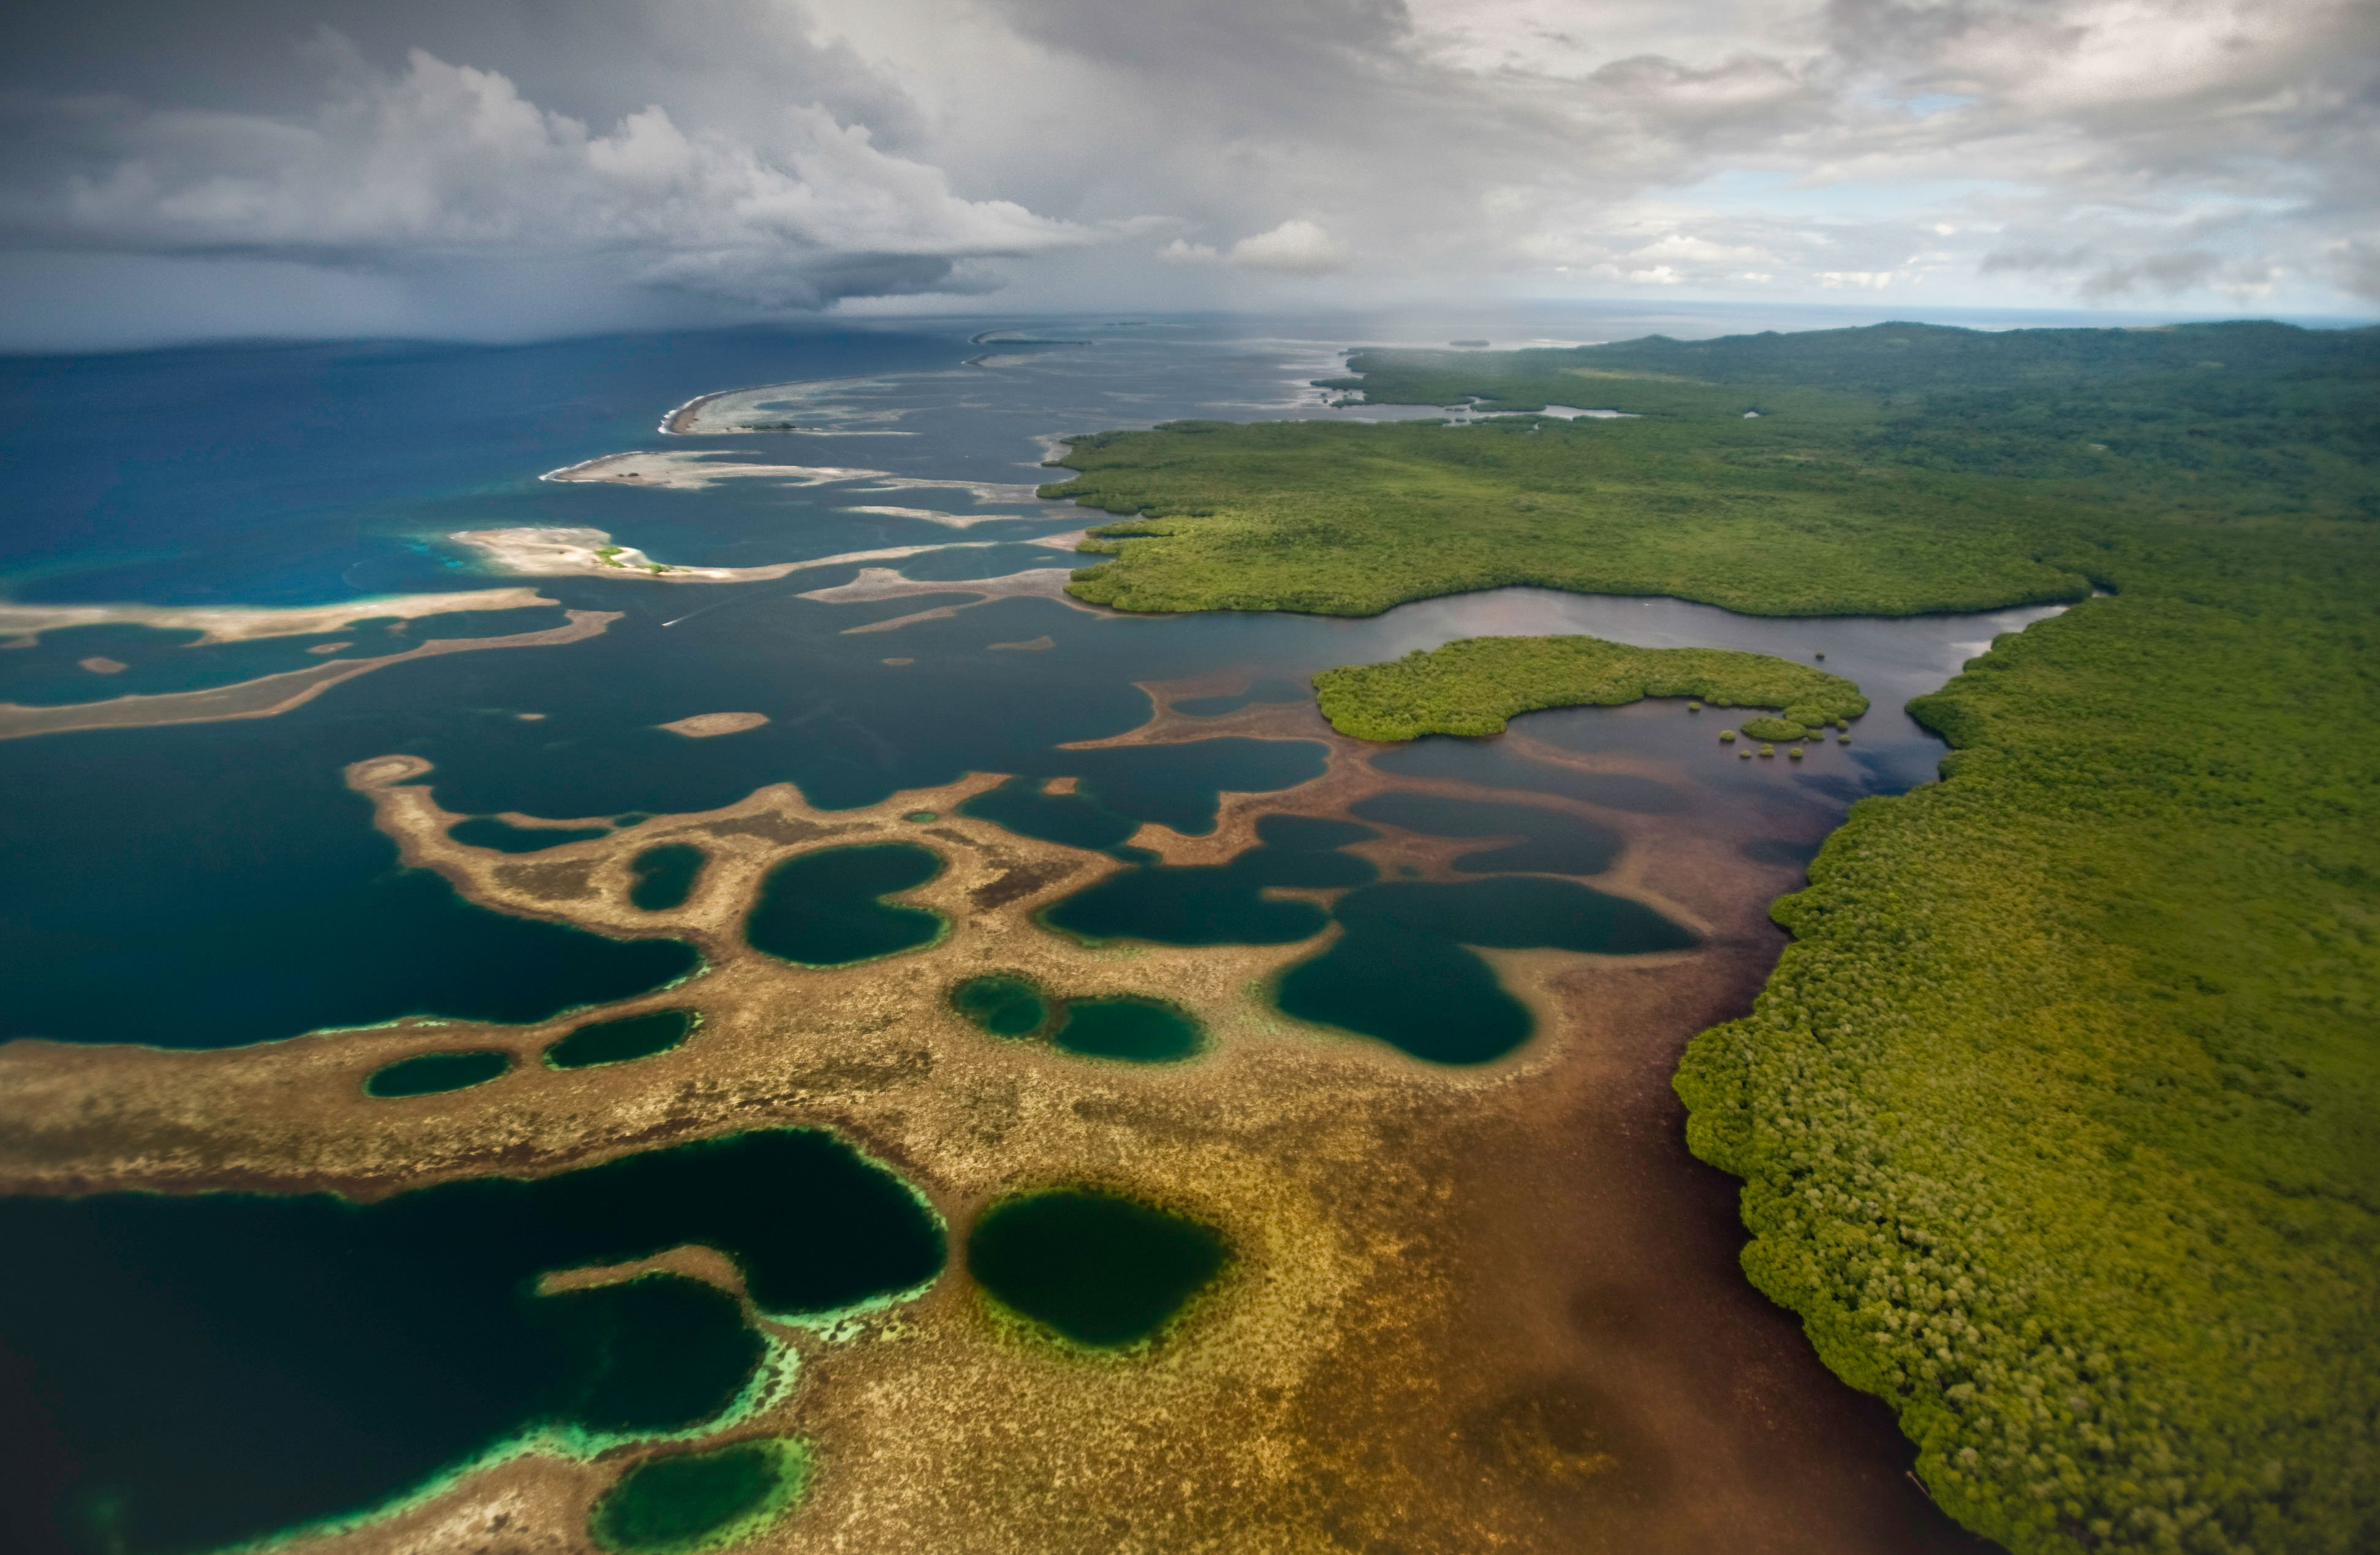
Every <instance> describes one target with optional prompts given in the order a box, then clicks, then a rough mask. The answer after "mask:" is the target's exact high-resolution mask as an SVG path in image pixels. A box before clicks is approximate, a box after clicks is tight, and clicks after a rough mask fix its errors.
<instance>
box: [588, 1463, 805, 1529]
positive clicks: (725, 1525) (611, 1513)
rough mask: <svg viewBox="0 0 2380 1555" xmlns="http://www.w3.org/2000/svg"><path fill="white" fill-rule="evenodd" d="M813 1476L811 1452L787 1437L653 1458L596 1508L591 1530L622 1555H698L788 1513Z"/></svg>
mask: <svg viewBox="0 0 2380 1555" xmlns="http://www.w3.org/2000/svg"><path fill="white" fill-rule="evenodd" d="M809 1475H810V1460H809V1452H808V1450H807V1448H805V1447H804V1446H803V1445H802V1443H800V1442H798V1441H795V1440H792V1439H790V1438H786V1437H766V1438H762V1439H760V1440H751V1441H737V1442H731V1443H730V1444H728V1445H727V1446H724V1447H714V1448H710V1449H709V1450H708V1451H702V1452H671V1453H667V1454H665V1455H663V1456H660V1457H653V1458H648V1459H646V1460H645V1461H644V1462H642V1463H640V1464H637V1465H636V1466H635V1467H633V1468H631V1469H629V1470H628V1472H627V1473H625V1474H624V1475H622V1476H620V1479H619V1482H618V1483H617V1484H615V1485H613V1487H612V1488H611V1489H609V1490H607V1491H605V1492H604V1493H603V1497H602V1499H601V1500H598V1501H597V1502H596V1503H595V1509H594V1512H593V1513H592V1514H591V1515H590V1516H589V1519H588V1532H589V1534H591V1535H593V1536H594V1539H595V1542H596V1543H597V1544H598V1545H600V1546H601V1547H602V1548H603V1549H609V1550H614V1551H617V1552H618V1555H695V1552H696V1551H699V1550H704V1549H716V1548H718V1547H719V1546H721V1545H725V1544H732V1543H735V1542H737V1541H739V1540H741V1539H744V1538H747V1537H750V1536H751V1535H753V1534H755V1533H758V1532H759V1530H760V1529H762V1528H764V1527H766V1526H767V1525H769V1524H770V1523H771V1522H773V1521H775V1520H776V1519H777V1518H778V1517H780V1516H782V1515H783V1514H784V1512H786V1511H787V1509H789V1508H790V1507H792V1506H793V1505H794V1503H795V1502H796V1501H798V1500H801V1496H802V1492H803V1490H804V1489H806V1488H807V1487H808V1484H809Z"/></svg>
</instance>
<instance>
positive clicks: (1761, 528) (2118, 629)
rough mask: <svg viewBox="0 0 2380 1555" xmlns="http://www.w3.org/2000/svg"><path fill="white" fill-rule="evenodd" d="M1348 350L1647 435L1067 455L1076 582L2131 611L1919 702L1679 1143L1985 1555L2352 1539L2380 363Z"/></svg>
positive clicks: (2368, 1214)
mask: <svg viewBox="0 0 2380 1555" xmlns="http://www.w3.org/2000/svg"><path fill="white" fill-rule="evenodd" d="M1354 365H1355V366H1356V367H1357V368H1358V369H1361V370H1366V377H1365V379H1364V383H1363V386H1364V387H1365V388H1366V390H1367V392H1369V393H1370V394H1371V395H1373V396H1374V397H1376V398H1395V399H1403V400H1411V401H1416V402H1422V403H1452V402H1453V401H1454V400H1455V399H1457V398H1458V397H1461V396H1462V395H1466V394H1467V395H1476V396H1478V397H1479V398H1481V399H1484V400H1488V401H1490V402H1492V403H1495V404H1500V405H1503V406H1510V407H1524V406H1528V405H1533V404H1542V403H1556V404H1563V403H1567V404H1580V403H1586V404H1590V405H1592V404H1597V403H1600V404H1603V405H1609V406H1614V407H1619V408H1622V409H1626V410H1631V411H1635V412H1639V413H1640V414H1641V415H1642V417H1643V419H1640V420H1620V421H1601V422H1577V423H1555V422H1550V421H1540V420H1537V419H1513V420H1509V421H1502V422H1493V421H1491V422H1489V423H1488V424H1486V425H1484V426H1477V427H1472V428H1465V429H1455V428H1449V427H1445V426H1439V425H1409V426H1400V427H1387V428H1369V427H1352V426H1312V425H1293V426H1286V427H1274V428H1245V429H1238V428H1222V427H1216V426H1212V425H1208V424H1197V425H1192V426H1187V427H1177V428H1174V429H1171V430H1165V429H1161V430H1160V431H1155V432H1149V433H1138V434H1124V435H1116V436H1110V437H1106V438H1101V439H1092V440H1088V441H1086V442H1083V443H1077V444H1076V446H1075V453H1074V455H1072V456H1070V461H1069V462H1072V463H1075V464H1077V465H1078V466H1079V467H1080V468H1082V470H1083V472H1084V473H1083V478H1082V479H1081V480H1078V481H1076V482H1074V483H1072V485H1070V486H1069V487H1068V488H1066V490H1067V491H1068V492H1081V493H1082V494H1084V495H1085V496H1086V497H1087V499H1088V500H1091V501H1092V502H1094V503H1096V504H1100V505H1105V506H1108V507H1110V508H1111V509H1112V510H1117V511H1123V512H1135V513H1141V514H1144V515H1146V516H1144V517H1143V518H1142V519H1140V520H1138V521H1136V522H1135V523H1133V524H1129V525H1125V526H1123V527H1122V528H1123V530H1124V532H1125V533H1127V534H1129V533H1132V532H1142V533H1147V534H1150V535H1155V536H1161V537H1164V538H1155V539H1148V540H1129V539H1126V540H1121V541H1111V543H1114V544H1119V545H1121V547H1122V551H1121V555H1120V557H1119V559H1118V560H1117V561H1115V562H1111V563H1110V564H1108V565H1105V566H1102V567H1099V568H1095V569H1093V570H1092V571H1091V572H1090V573H1089V574H1087V576H1086V577H1084V581H1083V582H1082V583H1080V584H1078V585H1077V589H1078V591H1080V592H1082V593H1084V594H1085V595H1086V597H1089V598H1097V599H1105V600H1109V601H1113V602H1116V603H1119V604H1124V605H1128V606H1133V607H1136V608H1145V609H1160V608H1188V607H1191V606H1194V605H1196V604H1199V603H1205V604H1209V605H1231V606H1240V607H1252V606H1258V605H1265V604H1272V605H1280V606H1286V607H1290V608H1300V609H1313V610H1368V609H1378V608H1380V607H1381V606H1382V605H1383V604H1385V603H1388V602H1392V601H1394V600H1397V599H1404V598H1415V597H1420V596H1423V595H1427V594H1431V593H1437V592H1442V591H1449V590H1451V589H1467V588H1475V587H1478V586H1480V585H1481V583H1482V582H1487V581H1495V582H1548V583H1555V584H1558V585H1560V586H1563V587H1572V588H1582V589H1586V588H1591V589H1613V590H1627V591H1646V592H1651V591H1659V592H1665V593H1674V594H1680V595H1682V596H1684V597H1688V598H1694V599H1702V600H1708V601H1714V602H1718V603H1724V604H1728V605H1730V606H1732V607H1734V608H1740V609H1748V610H1753V611H1758V612H1765V613H1796V612H1804V611H1829V610H1844V611H1862V612H1868V611H1874V612H1890V611H1915V610H1924V609H1935V608H1944V607H1945V606H1947V605H1949V604H1951V603H1977V604H1981V603H1992V604H2000V603H2008V602H2012V601H2017V600H2021V599H2027V598H2034V599H2039V598H2047V597H2075V596H2078V595H2080V594H2082V593H2083V591H2084V590H2083V585H2084V584H2085V583H2086V582H2087V583H2088V584H2089V585H2092V586H2095V588H2096V589H2100V590H2104V591H2105V592H2106V593H2107V595H2109V596H2110V597H2107V598H2093V599H2088V600H2086V601H2083V602H2082V603H2080V604H2078V605H2077V606H2076V608H2075V609H2073V610H2072V611H2070V612H2069V613H2065V614H2063V615H2061V616H2058V617H2057V618H2055V619H2052V620H2049V621H2045V622H2042V623H2040V624H2037V625H2035V626H2033V627H2031V628H2029V629H2028V630H2027V631H2025V632H2023V633H2022V634H2017V635H2014V636H2012V637H2008V638H2002V639H2000V641H1999V642H1998V643H1997V644H1996V645H1995V646H1994V649H1993V650H1992V651H1991V652H1990V653H1989V654H1987V655H1986V656H1985V657H1983V658H1981V659H1979V660H1976V661H1974V662H1972V663H1971V665H1970V666H1969V668H1968V669H1967V670H1966V672H1965V673H1963V674H1961V675H1960V676H1959V677H1958V678H1957V679H1955V680H1954V681H1952V682H1951V683H1950V685H1949V686H1947V687H1946V688H1945V689H1944V690H1943V691H1942V692H1940V693H1938V694H1937V695H1935V696H1932V697H1929V698H1925V699H1921V700H1920V701H1919V702H1918V703H1917V704H1916V705H1915V707H1914V709H1913V711H1914V712H1915V713H1916V714H1917V715H1918V716H1919V717H1920V718H1921V719H1922V720H1923V721H1924V722H1925V723H1928V724H1929V725H1930V726H1932V727H1934V728H1936V729H1937V730H1938V731H1940V732H1941V733H1942V734H1943V735H1945V736H1946V737H1947V738H1948V739H1949V742H1950V743H1951V744H1952V746H1953V747H1956V753H1955V754H1954V755H1953V756H1952V757H1951V758H1950V759H1949V760H1947V761H1946V762H1945V764H1944V771H1945V774H1946V779H1945V781H1944V782H1943V783H1941V784H1937V785H1933V786H1929V787H1927V788H1925V789H1921V790H1919V791H1917V792H1915V793H1913V794H1910V795H1907V796H1901V797H1897V798H1890V799H1876V800H1868V801H1865V802H1863V803H1862V804H1860V805H1858V806H1856V807H1854V808H1853V810H1852V816H1851V819H1850V820H1849V821H1848V823H1847V824H1846V825H1845V826H1844V827H1843V828H1842V829H1841V830H1840V831H1839V832H1837V833H1836V834H1835V835H1834V836H1833V837H1832V838H1831V839H1830V840H1829V841H1828V844H1827V846H1826V848H1825V849H1824V851H1823V852H1821V853H1820V855H1819V856H1818V857H1817V859H1816V860H1815V863H1814V864H1813V865H1812V866H1811V875H1810V879H1811V884H1810V887H1809V889H1807V890H1806V891H1804V892H1803V893H1800V894H1798V895H1796V896H1792V897H1789V898H1787V899H1786V900H1785V901H1784V902H1782V903H1780V904H1779V907H1778V917H1779V920H1780V921H1781V922H1783V923H1785V924H1786V925H1787V926H1788V927H1789V928H1791V929H1792V930H1793V932H1794V934H1795V936H1796V939H1795V942H1794V943H1793V944H1792V945H1791V947H1790V948H1789V949H1788V950H1787V951H1786V953H1785V954H1784V957H1783V959H1782V961H1781V962H1780V964H1779V967H1778V969H1777V972H1776V974H1775V975H1774V977H1773V978H1771V980H1770V982H1769V985H1768V988H1767V990H1766V992H1764V993H1763V995H1762V996H1761V998H1760V1000H1759V1002H1758V1003H1757V1005H1756V1007H1755V1011H1754V1013H1753V1014H1752V1015H1751V1016H1750V1017H1749V1018H1747V1019H1744V1020H1742V1021H1738V1022H1734V1023H1731V1024H1730V1025H1727V1026H1723V1027H1717V1028H1715V1029H1713V1030H1711V1031H1709V1032H1706V1033H1705V1034H1703V1035H1702V1036H1701V1037H1700V1038H1698V1039H1696V1040H1695V1042H1694V1046H1693V1049H1692V1050H1691V1051H1690V1053H1689V1055H1688V1058H1687V1061H1686V1063H1685V1064H1684V1066H1683V1068H1682V1071H1681V1074H1680V1076H1679V1082H1678V1085H1679V1090H1680V1092H1681V1094H1682V1096H1683V1097H1684V1098H1685V1099H1686V1101H1687V1103H1688V1106H1689V1108H1690V1112H1691V1122H1690V1125H1689V1138H1690V1142H1691V1143H1692V1145H1693V1146H1694V1149H1695V1150H1696V1152H1697V1153H1698V1154H1700V1155H1702V1156H1703V1157H1704V1158H1705V1159H1706V1160H1712V1161H1715V1162H1717V1163H1718V1164H1720V1165H1722V1166H1724V1167H1726V1168H1727V1169H1728V1170H1730V1171H1731V1172H1736V1173H1737V1174H1739V1175H1741V1176H1743V1178H1744V1179H1745V1180H1746V1187H1745V1190H1744V1214H1745V1217H1746V1220H1747V1221H1748V1222H1749V1224H1750V1226H1751V1228H1752V1230H1753V1232H1754V1233H1755V1236H1754V1240H1753V1241H1752V1243H1751V1244H1750V1245H1749V1247H1748V1248H1747V1250H1746V1252H1745V1255H1744V1261H1745V1266H1746V1268H1747V1270H1749V1271H1750V1272H1751V1274H1752V1276H1753V1278H1754V1279H1755V1281H1757V1282H1759V1284H1760V1285H1761V1287H1762V1288H1763V1289H1764V1290H1766V1291H1767V1292H1768V1293H1769V1294H1772V1295H1774V1296H1775V1297H1776V1298H1777V1299H1778V1300H1779V1301H1781V1302H1783V1303H1785V1304H1786V1305H1788V1306H1791V1307H1792V1308H1793V1309H1795V1310H1796V1311H1798V1312H1800V1313H1801V1314H1802V1315H1803V1318H1804V1319H1805V1321H1806V1323H1807V1326H1808V1329H1809V1331H1810V1333H1811V1335H1812V1337H1813V1339H1814V1341H1815V1343H1816V1345H1817V1347H1818V1350H1819V1353H1820V1354H1821V1355H1823V1356H1824V1357H1825V1358H1826V1360H1827V1362H1828V1365H1829V1366H1831V1367H1834V1368H1835V1369H1836V1370H1837V1371H1838V1372H1840V1374H1841V1375H1843V1376H1844V1377H1846V1378H1847V1379H1850V1380H1852V1382H1854V1383H1855V1384H1857V1385H1858V1386H1860V1387H1862V1388H1865V1389H1868V1390H1871V1391H1875V1392H1876V1393H1878V1394H1880V1395H1882V1396H1883V1397H1885V1398H1886V1399H1888V1401H1890V1402H1891V1403H1893V1405H1894V1406H1895V1407H1896V1408H1897V1409H1898V1410H1899V1411H1900V1416H1901V1420H1902V1423H1903V1425H1904V1427H1905V1428H1906V1429H1907V1430H1908V1431H1909V1433H1910V1435H1911V1436H1912V1437H1913V1439H1914V1440H1916V1441H1917V1442H1918V1443H1919V1446H1920V1460H1919V1468H1918V1472H1919V1474H1920V1475H1921V1476H1923V1478H1924V1479H1925V1482H1926V1484H1927V1485H1928V1487H1929V1488H1931V1490H1932V1492H1933V1493H1934V1494H1935V1496H1936V1497H1937V1499H1938V1500H1940V1501H1941V1502H1942V1504H1943V1505H1944V1506H1945V1507H1947V1508H1948V1509H1949V1510H1950V1511H1951V1512H1953V1513H1954V1514H1955V1515H1957V1516H1958V1517H1959V1518H1960V1519H1961V1521H1963V1522H1965V1523H1966V1524H1968V1525H1970V1526H1972V1527H1973V1528H1976V1529H1978V1530H1979V1531H1981V1532H1984V1533H1985V1534H1988V1535H1989V1536H1991V1537H1994V1538H1997V1539H1998V1540H2000V1541H2001V1542H2002V1543H2004V1544H2006V1545H2007V1546H2009V1547H2010V1549H2014V1550H2017V1551H2020V1552H2022V1555H2033V1552H2050V1551H2056V1552H2059V1555H2072V1552H2078V1551H2081V1550H2084V1549H2089V1550H2094V1551H2111V1550H2125V1551H2131V1550H2140V1551H2149V1550H2186V1551H2194V1552H2219V1551H2247V1550H2257V1551H2277V1550H2289V1551H2293V1552H2294V1551H2322V1552H2333V1551H2335V1552H2340V1555H2344V1552H2347V1551H2353V1550H2364V1549H2380V1477H2375V1476H2374V1475H2373V1474H2372V1473H2371V1471H2370V1465H2371V1464H2373V1463H2374V1462H2375V1461H2380V1440H2375V1439H2376V1438H2380V1424H2376V1423H2375V1422H2380V1348H2375V1346H2374V1344H2373V1342H2372V1336H2373V1335H2374V1332H2375V1331H2380V1327H2375V1324H2376V1323H2380V1298H2375V1293H2380V1042H2375V1038H2374V1033H2375V1030H2380V1024H2376V1023H2375V1017H2380V797H2375V795H2380V790H2375V786H2374V784H2375V780H2380V654H2375V648H2380V524H2374V522H2372V520H2373V519H2374V517H2380V336H2375V333H2374V332H2373V331H2370V330H2364V331H2355V332H2339V333H2335V334H2317V333H2310V332H2301V331H2296V330H2290V329H2287V328H2284V327H2282V326H2277V325H2265V324H2232V325H2219V326H2185V327H2181V328H2176V329H2170V330H2160V331H2137V332H2136V331H2028V332H2013V333H2010V334H1971V333H1968V332H1961V331H1942V330H1933V329H1926V328H1922V327H1919V326H1914V325H1901V324H1893V325H1883V326H1878V327H1876V328H1875V329H1871V330H1856V331H1836V332H1829V333H1827V334H1815V335H1799V336H1774V335H1771V336H1755V337H1750V338H1748V339H1743V340H1735V341H1718V342H1696V343H1685V342H1677V341H1667V340H1659V339H1655V340H1649V341H1639V342H1631V343H1627V344H1624V345H1619V346H1603V347H1595V348H1590V349H1587V350H1581V351H1573V352H1524V353H1509V354H1504V355H1502V356H1494V355H1474V356H1463V357H1454V356H1451V355H1448V354H1443V353H1415V354H1405V355H1399V356H1396V357H1393V358H1390V357H1385V356H1384V357H1375V358H1357V360H1356V362H1355V363H1354ZM1657 374H1658V376H1652V375H1657ZM1557 385H1558V386H1559V389H1560V392H1559V393H1556V392H1555V388H1556V386H1557ZM1746 409H1753V410H1758V411H1760V412H1761V413H1762V414H1761V415H1760V416H1758V417H1757V418H1756V419H1745V418H1744V416H1743V411H1744V410H1746ZM2061 590H2062V592H2061Z"/></svg>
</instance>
